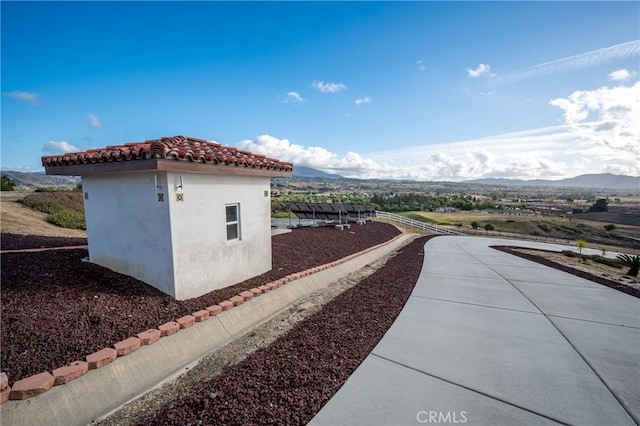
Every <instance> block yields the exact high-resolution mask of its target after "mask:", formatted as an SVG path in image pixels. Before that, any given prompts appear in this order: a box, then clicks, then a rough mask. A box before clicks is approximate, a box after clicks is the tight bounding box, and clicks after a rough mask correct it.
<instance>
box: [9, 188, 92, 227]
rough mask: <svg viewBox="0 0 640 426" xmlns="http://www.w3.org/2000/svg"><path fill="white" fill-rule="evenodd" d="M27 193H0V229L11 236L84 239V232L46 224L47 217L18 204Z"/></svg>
mask: <svg viewBox="0 0 640 426" xmlns="http://www.w3.org/2000/svg"><path fill="white" fill-rule="evenodd" d="M27 194H29V193H28V192H18V191H15V192H14V191H3V192H1V193H0V225H1V226H0V228H1V229H2V232H7V233H11V234H29V235H47V236H51V237H79V238H86V237H87V233H86V231H82V230H79V229H65V228H60V227H59V226H55V225H52V224H50V223H49V222H47V215H46V214H44V213H40V212H37V211H34V210H31V209H30V208H28V207H25V206H23V205H22V204H20V203H18V200H20V199H22V198H24V197H25V196H26V195H27Z"/></svg>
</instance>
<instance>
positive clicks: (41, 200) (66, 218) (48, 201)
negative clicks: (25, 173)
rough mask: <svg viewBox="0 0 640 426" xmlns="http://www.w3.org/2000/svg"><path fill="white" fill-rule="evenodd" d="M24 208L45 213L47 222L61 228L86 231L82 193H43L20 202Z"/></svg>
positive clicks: (27, 197)
mask: <svg viewBox="0 0 640 426" xmlns="http://www.w3.org/2000/svg"><path fill="white" fill-rule="evenodd" d="M20 203H22V204H24V205H25V206H27V207H29V208H32V209H34V210H37V211H39V212H42V213H46V214H48V215H49V216H48V217H47V221H48V222H49V223H52V224H54V225H57V226H61V227H63V228H72V229H86V223H85V218H84V204H83V201H82V192H78V191H44V192H39V193H35V194H30V195H27V196H26V197H24V198H23V199H21V200H20Z"/></svg>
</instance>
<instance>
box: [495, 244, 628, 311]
mask: <svg viewBox="0 0 640 426" xmlns="http://www.w3.org/2000/svg"><path fill="white" fill-rule="evenodd" d="M491 248H494V249H496V250H500V251H503V252H505V253H509V254H512V255H514V256H518V257H521V258H523V259H527V260H531V261H533V262H537V263H540V264H542V265H545V266H549V267H551V268H555V269H559V270H561V271H564V272H568V273H570V274H572V275H575V276H577V277H580V278H585V279H587V280H590V281H593V282H596V283H598V284H602V285H606V286H607V287H611V288H613V289H615V290H618V291H621V292H623V293H626V294H630V295H632V296H635V297H638V298H640V291H639V290H638V289H636V288H633V287H629V286H627V285H624V284H620V283H617V282H615V281H612V280H608V279H606V278H603V277H599V276H597V275H593V274H590V273H588V272H585V271H581V270H579V269H575V268H572V267H570V266H566V265H562V264H560V263H558V262H554V261H553V260H549V259H545V258H544V256H536V255H535V254H531V253H523V252H521V251H518V250H517V247H511V246H491ZM539 251H540V252H541V253H544V252H545V250H539Z"/></svg>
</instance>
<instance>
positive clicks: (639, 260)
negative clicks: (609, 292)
mask: <svg viewBox="0 0 640 426" xmlns="http://www.w3.org/2000/svg"><path fill="white" fill-rule="evenodd" d="M617 258H618V260H620V262H622V264H623V265H625V266H628V267H629V272H627V275H630V276H632V277H637V276H638V270H639V269H640V254H636V255H635V256H632V255H630V254H619V255H618V256H617Z"/></svg>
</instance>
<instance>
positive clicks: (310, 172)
mask: <svg viewBox="0 0 640 426" xmlns="http://www.w3.org/2000/svg"><path fill="white" fill-rule="evenodd" d="M293 177H305V178H325V179H342V176H340V175H337V174H335V173H325V172H323V171H321V170H318V169H314V168H311V167H305V166H296V165H294V166H293Z"/></svg>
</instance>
